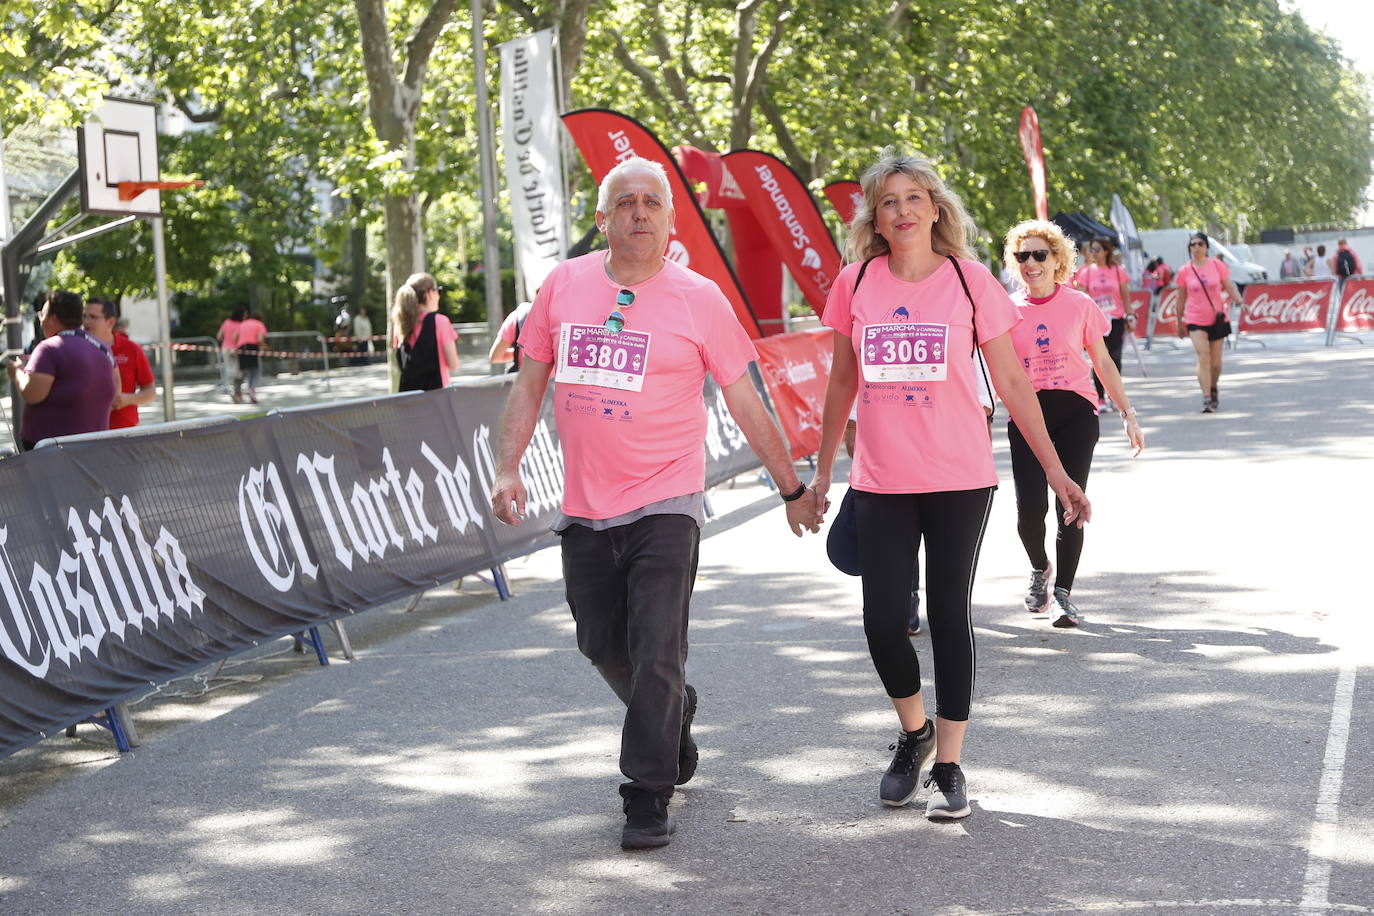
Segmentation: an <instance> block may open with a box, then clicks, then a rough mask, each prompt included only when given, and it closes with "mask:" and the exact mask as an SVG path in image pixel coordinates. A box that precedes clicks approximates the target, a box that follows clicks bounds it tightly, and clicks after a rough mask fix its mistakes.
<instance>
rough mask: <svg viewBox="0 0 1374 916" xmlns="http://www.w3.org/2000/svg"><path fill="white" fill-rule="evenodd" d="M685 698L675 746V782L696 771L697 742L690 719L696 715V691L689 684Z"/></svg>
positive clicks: (685, 778)
mask: <svg viewBox="0 0 1374 916" xmlns="http://www.w3.org/2000/svg"><path fill="white" fill-rule="evenodd" d="M686 693H687V700H686V702H685V703H684V704H683V706H682V738H681V739H680V740H679V742H678V746H677V784H678V785H682V784H684V783H686V782H687V781H689V780H690V779H691V778H692V777H693V776H695V775H696V772H697V759H698V757H699V756H700V754H699V753H698V751H697V743H696V741H694V740H692V720H693V719H695V718H696V715H697V691H696V688H695V687H693V686H692V685H691V684H688V685H687V689H686Z"/></svg>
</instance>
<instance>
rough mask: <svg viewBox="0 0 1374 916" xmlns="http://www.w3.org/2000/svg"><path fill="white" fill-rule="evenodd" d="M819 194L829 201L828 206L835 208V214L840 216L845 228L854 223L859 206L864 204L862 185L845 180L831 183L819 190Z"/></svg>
mask: <svg viewBox="0 0 1374 916" xmlns="http://www.w3.org/2000/svg"><path fill="white" fill-rule="evenodd" d="M821 193H822V194H824V195H825V199H826V200H828V201H830V206H832V207H834V208H835V212H836V213H838V214H840V219H841V220H843V221H844V224H845V225H846V226H848V225H849V224H850V223H852V222H854V214H855V213H857V212H858V210H859V204H861V203H863V202H864V189H863V185H861V184H859V183H858V182H857V181H850V180H847V179H846V180H845V181H832V182H830V184H828V185H826V186H825V187H823V188H821Z"/></svg>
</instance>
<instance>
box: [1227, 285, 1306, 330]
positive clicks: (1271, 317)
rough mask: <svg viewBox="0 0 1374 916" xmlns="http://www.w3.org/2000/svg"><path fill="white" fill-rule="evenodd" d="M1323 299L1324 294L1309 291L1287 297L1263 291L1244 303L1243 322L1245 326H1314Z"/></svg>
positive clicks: (1297, 292) (1301, 291) (1298, 292)
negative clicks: (1244, 321)
mask: <svg viewBox="0 0 1374 916" xmlns="http://www.w3.org/2000/svg"><path fill="white" fill-rule="evenodd" d="M1325 298H1326V293H1325V292H1318V291H1316V290H1310V289H1303V290H1296V291H1294V292H1293V293H1292V294H1291V295H1287V296H1283V295H1277V294H1274V293H1271V292H1270V291H1269V290H1263V291H1261V292H1260V293H1259V294H1258V295H1257V296H1255V298H1254V300H1252V301H1250V302H1247V303H1245V320H1246V323H1247V324H1275V325H1278V324H1284V325H1294V324H1316V323H1317V322H1318V318H1319V316H1320V315H1321V307H1322V305H1323V300H1324V299H1325Z"/></svg>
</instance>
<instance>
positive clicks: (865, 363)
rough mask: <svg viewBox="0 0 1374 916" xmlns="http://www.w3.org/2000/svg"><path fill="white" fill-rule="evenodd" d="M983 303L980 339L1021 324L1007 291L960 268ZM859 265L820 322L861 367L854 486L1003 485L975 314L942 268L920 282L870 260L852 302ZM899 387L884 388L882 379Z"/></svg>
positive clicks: (879, 489)
mask: <svg viewBox="0 0 1374 916" xmlns="http://www.w3.org/2000/svg"><path fill="white" fill-rule="evenodd" d="M959 266H960V267H961V268H962V269H963V272H964V278H965V279H966V280H967V281H968V285H969V292H970V293H972V295H973V300H974V302H976V303H977V304H978V307H977V312H976V315H977V322H978V340H979V342H980V343H987V342H988V341H990V340H993V339H994V338H997V337H1000V336H1002V335H1003V334H1005V333H1007V332H1008V331H1010V330H1011V329H1012V327H1013V326H1014V325H1015V324H1016V307H1015V306H1014V305H1012V302H1011V299H1009V298H1008V297H1007V293H1006V290H1004V289H1003V288H1002V285H1001V284H1000V283H998V282H997V279H996V278H995V277H993V276H992V274H990V273H988V269H987V268H986V267H984V266H983V265H982V264H979V263H978V262H977V261H965V260H962V259H961V260H960V261H959ZM860 267H861V265H860V264H859V263H854V264H850V265H849V266H847V267H846V268H845V269H844V270H842V271H840V275H839V277H838V278H837V279H836V280H835V285H834V286H833V287H832V288H831V290H830V298H829V299H828V300H827V301H826V304H825V314H824V317H823V318H822V319H821V321H822V323H823V324H825V325H826V327H829V328H833V329H834V330H835V331H838V332H839V333H841V334H843V335H844V336H846V337H848V338H849V339H850V341H851V343H852V345H853V347H854V353H855V357H856V358H857V359H858V361H859V367H858V369H859V412H858V416H859V419H858V435H857V438H856V441H855V444H854V464H853V466H852V470H851V471H850V475H849V483H850V486H852V487H854V488H855V489H857V490H865V491H868V492H871V493H938V492H942V491H946V490H974V489H978V488H980V487H991V486H994V485H996V483H997V469H996V467H995V466H994V465H993V461H992V448H991V443H990V442H989V441H988V424H987V419H986V414H984V413H983V408H982V406H981V405H980V404H979V403H978V383H977V382H976V381H975V379H974V375H973V371H974V370H973V361H972V360H971V359H970V358H969V354H971V353H972V352H973V318H974V314H975V313H974V312H973V310H972V309H970V307H969V303H968V299H967V298H966V297H965V296H964V290H963V287H962V286H960V284H959V276H958V274H956V273H955V271H954V266H953V265H952V264H950V263H949V262H948V261H946V262H945V263H944V264H942V265H940V267H939V269H937V270H936V271H935V273H933V274H931V275H930V276H929V277H927V278H926V279H925V280H922V281H921V282H920V283H909V282H907V281H905V280H899V279H897V278H896V277H894V276H892V272H891V271H890V270H889V269H888V262H887V257H886V256H882V257H878V258H874V259H873V260H872V261H871V262H870V263H869V265H868V270H867V271H866V272H865V273H864V279H863V283H862V284H861V285H860V286H859V292H858V295H857V296H854V282H855V280H857V279H858V276H859V269H860ZM894 377H896V380H888V381H884V380H881V379H884V378H886V379H892V378H894Z"/></svg>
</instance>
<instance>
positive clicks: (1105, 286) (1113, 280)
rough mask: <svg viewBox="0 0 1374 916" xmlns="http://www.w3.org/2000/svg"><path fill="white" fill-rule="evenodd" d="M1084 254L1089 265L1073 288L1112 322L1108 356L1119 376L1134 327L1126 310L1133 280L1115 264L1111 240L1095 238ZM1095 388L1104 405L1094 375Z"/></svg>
mask: <svg viewBox="0 0 1374 916" xmlns="http://www.w3.org/2000/svg"><path fill="white" fill-rule="evenodd" d="M1084 251H1085V252H1086V253H1087V259H1088V263H1087V264H1085V265H1083V266H1082V267H1080V268H1079V269H1078V273H1076V274H1074V276H1073V285H1074V286H1075V287H1077V288H1078V289H1079V290H1081V291H1083V292H1085V293H1087V294H1088V296H1089V297H1090V298H1091V299H1092V301H1093V302H1096V303H1097V307H1098V308H1099V309H1101V310H1102V314H1103V315H1105V316H1107V320H1108V321H1109V322H1110V323H1111V324H1110V327H1109V328H1108V331H1107V333H1106V335H1105V336H1106V338H1107V354H1108V355H1109V356H1111V358H1112V364H1113V365H1114V366H1116V373H1117V375H1120V374H1121V344H1122V343H1123V342H1124V340H1125V337H1126V329H1127V328H1128V327H1130V326H1131V325H1134V324H1135V318H1134V316H1132V315H1130V314H1129V310H1128V309H1127V308H1126V305H1127V303H1129V302H1130V301H1131V278H1130V276H1129V275H1128V274H1127V273H1126V271H1125V270H1123V269H1122V267H1121V265H1120V264H1118V263H1116V244H1115V243H1114V242H1112V241H1111V240H1110V239H1105V238H1102V239H1093V240H1092V241H1091V242H1089V243H1088V247H1087V248H1085V249H1084ZM1093 387H1094V388H1096V389H1097V400H1098V406H1102V403H1101V402H1102V380H1101V376H1098V375H1094V376H1093ZM1117 406H1118V407H1120V406H1121V405H1120V404H1118V405H1117Z"/></svg>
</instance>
